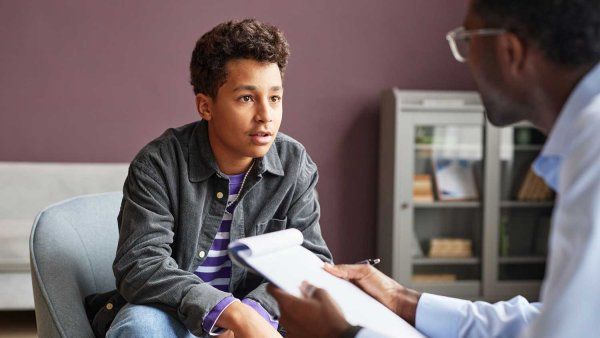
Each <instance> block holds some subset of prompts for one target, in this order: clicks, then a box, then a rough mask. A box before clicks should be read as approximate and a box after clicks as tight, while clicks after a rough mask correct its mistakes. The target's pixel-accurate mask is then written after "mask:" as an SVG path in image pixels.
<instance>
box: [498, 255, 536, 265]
mask: <svg viewBox="0 0 600 338" xmlns="http://www.w3.org/2000/svg"><path fill="white" fill-rule="evenodd" d="M498 263H500V264H543V263H546V257H545V256H514V257H510V256H507V257H498Z"/></svg>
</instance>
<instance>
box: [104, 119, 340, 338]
mask: <svg viewBox="0 0 600 338" xmlns="http://www.w3.org/2000/svg"><path fill="white" fill-rule="evenodd" d="M317 179H318V174H317V167H316V165H315V164H314V163H313V161H312V160H311V159H310V157H309V156H308V154H307V153H306V150H305V149H304V147H303V146H302V145H301V144H300V143H299V142H297V141H295V140H294V139H292V138H291V137H289V136H286V135H284V134H282V133H279V134H278V135H277V137H276V139H275V141H274V143H273V145H272V146H271V148H270V149H269V151H268V152H267V154H266V155H265V156H264V157H263V158H259V159H256V162H255V164H254V166H253V168H252V170H251V172H250V173H249V174H248V178H247V181H246V183H245V186H244V188H243V191H240V198H239V200H238V205H237V207H236V208H235V211H234V213H233V220H232V224H231V230H230V237H231V241H235V240H236V239H238V238H242V237H249V236H254V235H258V234H262V233H266V232H272V231H277V230H282V229H286V228H297V229H299V230H300V231H301V232H302V234H303V235H304V244H303V245H304V246H305V247H306V248H307V249H309V250H311V251H312V252H314V253H315V254H317V255H318V256H319V257H320V258H321V259H323V260H324V261H331V253H330V252H329V250H328V249H327V246H326V244H325V242H324V240H323V238H322V236H321V229H320V226H319V214H320V210H319V203H318V201H317V199H316V196H315V185H316V183H317ZM228 186H229V181H228V178H227V176H226V175H224V174H223V173H222V172H221V171H220V170H219V169H218V167H217V165H216V162H215V159H214V156H213V153H212V150H211V148H210V144H209V140H208V131H207V123H206V122H205V121H198V122H195V123H191V124H188V125H185V126H182V127H179V128H176V129H169V130H167V131H166V132H165V133H164V134H163V135H162V136H160V137H159V138H157V139H156V140H154V141H152V142H151V143H150V144H148V145H147V146H146V147H144V148H143V149H142V150H141V151H140V152H139V154H138V155H137V156H136V157H135V159H134V160H133V161H132V163H131V165H130V168H129V174H128V176H127V179H126V181H125V185H124V187H123V193H124V196H123V201H122V204H121V210H120V213H119V217H118V223H119V243H118V247H117V254H116V258H115V261H114V264H113V271H114V273H115V277H116V282H117V289H118V291H119V293H120V294H121V295H122V296H123V297H124V298H125V299H126V300H127V301H128V302H130V303H134V304H153V305H156V306H159V307H161V308H163V309H166V310H170V311H172V312H173V313H176V315H177V316H178V318H179V319H180V320H181V321H182V322H183V323H184V325H185V326H186V327H187V328H188V329H189V330H190V331H191V332H192V333H193V334H195V335H198V336H204V335H206V333H205V332H203V330H202V321H203V320H204V317H205V316H206V315H207V314H208V313H209V312H210V310H211V309H212V308H213V307H214V306H215V305H216V304H217V303H218V302H219V301H221V300H222V299H223V298H225V297H227V296H230V295H232V294H233V296H234V297H238V298H250V299H253V300H255V301H258V302H259V303H260V304H261V305H262V306H263V307H264V308H265V309H266V310H267V311H268V312H269V313H270V314H272V315H274V316H278V315H279V309H278V308H277V303H276V302H275V301H274V299H273V298H272V297H271V296H270V295H268V294H267V292H266V289H265V288H266V282H265V280H264V279H262V278H261V277H258V276H255V275H252V274H249V273H248V272H247V271H245V270H244V269H242V268H240V267H238V266H235V265H234V266H233V267H232V276H231V283H230V288H229V289H230V290H231V291H232V293H227V292H222V291H219V290H217V289H215V288H214V287H212V286H210V285H209V284H207V283H204V282H203V281H202V280H201V279H200V278H199V277H197V276H196V275H195V274H194V273H193V271H194V270H195V269H196V267H198V265H200V264H201V263H202V261H203V260H204V259H206V255H204V254H200V252H203V253H207V252H208V250H209V248H210V246H211V243H212V241H213V239H214V238H215V235H216V233H217V229H218V227H219V225H220V223H221V220H222V216H223V212H224V210H225V205H226V202H227V195H228ZM220 192H221V193H222V194H219V193H220ZM219 197H221V198H219ZM290 264H293V262H290Z"/></svg>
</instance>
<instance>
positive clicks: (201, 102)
mask: <svg viewBox="0 0 600 338" xmlns="http://www.w3.org/2000/svg"><path fill="white" fill-rule="evenodd" d="M211 107H212V99H211V98H210V96H208V95H205V94H202V93H198V94H196V109H198V113H199V114H200V117H201V118H202V119H203V120H206V121H210V119H212V110H211Z"/></svg>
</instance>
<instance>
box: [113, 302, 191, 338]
mask: <svg viewBox="0 0 600 338" xmlns="http://www.w3.org/2000/svg"><path fill="white" fill-rule="evenodd" d="M106 337H107V338H113V337H128V338H129V337H131V338H138V337H139V338H141V337H185V338H192V337H195V336H194V335H193V334H192V333H191V332H190V331H188V330H187V329H186V328H185V326H184V325H183V323H182V322H180V321H179V319H177V318H175V317H173V316H172V315H170V314H169V313H167V312H165V311H162V310H160V309H158V308H155V307H152V306H147V305H133V304H127V305H125V306H124V307H123V308H122V309H121V310H120V311H119V313H117V316H116V317H115V319H114V320H113V322H112V324H111V326H110V329H108V332H107V333H106Z"/></svg>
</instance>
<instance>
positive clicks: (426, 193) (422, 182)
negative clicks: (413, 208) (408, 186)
mask: <svg viewBox="0 0 600 338" xmlns="http://www.w3.org/2000/svg"><path fill="white" fill-rule="evenodd" d="M413 201H415V202H433V201H434V197H433V185H432V183H431V175H427V174H417V175H415V176H414V179H413Z"/></svg>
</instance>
